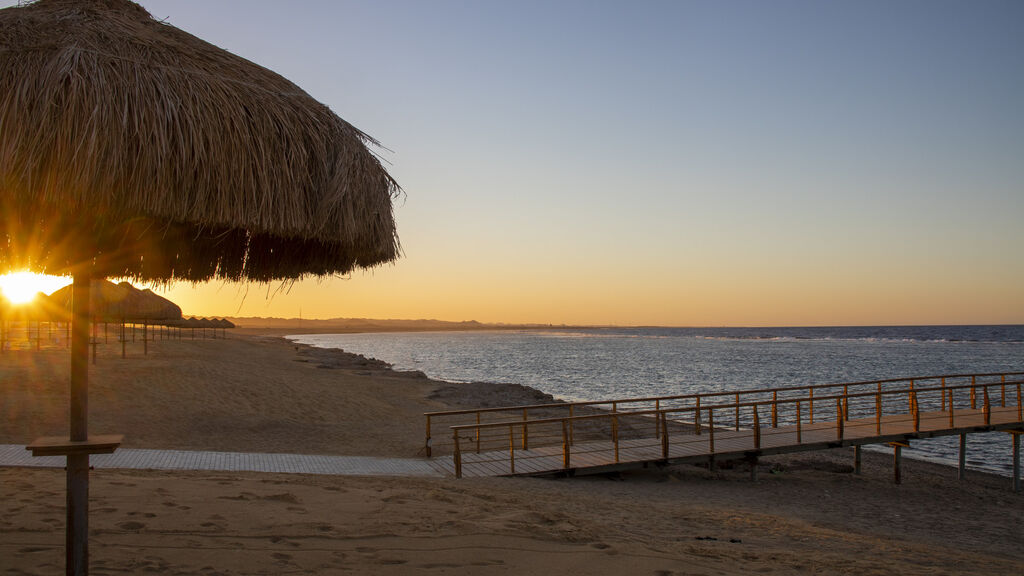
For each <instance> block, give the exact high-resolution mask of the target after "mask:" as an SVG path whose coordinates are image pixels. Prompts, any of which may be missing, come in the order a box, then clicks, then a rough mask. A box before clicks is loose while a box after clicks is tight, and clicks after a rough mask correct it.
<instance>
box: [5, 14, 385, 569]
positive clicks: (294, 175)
mask: <svg viewBox="0 0 1024 576" xmlns="http://www.w3.org/2000/svg"><path fill="white" fill-rule="evenodd" d="M376 144H377V143H376V142H375V141H374V140H373V139H372V138H370V137H369V136H367V135H366V134H365V133H363V132H361V131H359V130H358V129H356V128H355V127H353V126H352V125H351V124H349V123H347V122H345V121H344V120H342V119H341V118H339V117H338V116H337V115H335V114H334V113H333V112H331V111H330V110H329V109H328V108H327V106H325V105H323V104H321V103H319V102H317V101H315V100H314V99H313V98H311V97H310V96H309V95H308V94H306V93H305V92H303V91H302V90H301V89H299V88H298V87H297V86H295V85H294V84H292V83H291V82H289V81H288V80H286V79H284V78H282V77H281V76H279V75H277V74H275V73H274V72H271V71H269V70H266V69H264V68H262V67H260V66H257V65H256V64H253V63H252V62H249V61H248V60H245V59H244V58H241V57H238V56H235V55H233V54H230V53H229V52H226V51H224V50H222V49H220V48H217V47H216V46H213V45H211V44H209V43H206V42H204V41H202V40H200V39H198V38H196V37H194V36H192V35H190V34H188V33H186V32H183V31H181V30H179V29H177V28H174V27H173V26H169V25H167V24H165V23H163V22H159V21H157V20H154V19H153V18H152V17H151V16H150V15H149V14H148V13H147V12H146V10H145V9H143V8H142V7H140V6H138V5H136V4H134V3H132V2H129V1H127V0H39V1H38V2H36V3H33V4H28V5H25V6H18V7H12V8H7V9H4V10H0V273H3V272H8V271H15V270H22V269H28V270H31V271H33V272H39V273H48V274H58V275H70V276H73V278H74V283H73V286H74V288H73V291H74V297H73V301H74V305H73V307H74V320H73V329H72V334H73V335H72V362H71V364H72V375H71V406H70V420H71V437H70V441H69V442H66V445H67V446H74V447H75V449H76V450H78V451H79V452H78V453H76V454H70V453H69V455H68V487H69V488H68V490H69V498H68V541H67V547H68V558H67V566H68V567H67V570H68V573H69V574H72V573H74V574H85V573H87V571H88V563H87V557H88V553H87V544H86V542H87V539H86V537H87V499H88V461H89V456H88V454H89V452H90V451H91V450H92V451H94V452H95V451H98V450H99V448H96V449H95V450H93V449H92V447H91V445H90V439H89V435H88V426H87V421H86V414H87V389H88V386H87V382H88V372H87V369H88V350H87V347H88V330H89V328H88V317H89V297H88V291H89V285H90V281H91V280H92V279H94V278H106V277H120V278H131V279H135V280H142V281H155V282H164V283H171V282H174V281H177V280H186V281H204V280H210V279H215V278H216V279H226V280H238V281H259V282H265V281H274V280H290V279H298V278H302V277H305V276H310V275H312V276H327V275H333V274H344V273H347V272H349V271H351V270H354V269H357V268H367V267H373V266H377V265H380V264H383V263H387V262H391V261H394V260H395V259H397V257H398V256H399V251H400V247H399V242H398V236H397V233H396V229H395V222H394V216H393V211H392V200H393V199H394V197H395V195H396V194H399V193H400V190H399V188H398V186H397V184H396V182H395V181H394V179H392V178H391V176H390V175H388V173H387V172H386V171H385V170H384V168H383V167H382V166H381V163H380V161H379V160H378V158H377V157H376V156H375V155H374V153H373V152H372V151H371V150H370V149H369V148H368V146H373V145H376ZM37 444H38V443H37ZM60 449H62V448H61V447H59V446H57V447H54V446H51V447H50V448H49V450H50V452H51V453H54V452H56V451H58V450H60ZM66 450H67V451H68V452H70V451H72V449H71V448H66ZM108 451H109V450H108ZM41 452H42V449H40V450H39V451H36V452H35V453H37V454H38V453H41Z"/></svg>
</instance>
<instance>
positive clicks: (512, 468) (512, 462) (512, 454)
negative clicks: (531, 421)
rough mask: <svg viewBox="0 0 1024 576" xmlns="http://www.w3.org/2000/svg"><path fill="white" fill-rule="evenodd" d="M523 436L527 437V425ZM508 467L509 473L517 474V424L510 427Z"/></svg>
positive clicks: (524, 426) (524, 427)
mask: <svg viewBox="0 0 1024 576" xmlns="http://www.w3.org/2000/svg"><path fill="white" fill-rule="evenodd" d="M523 435H524V436H525V435H526V425H525V424H524V425H523ZM508 466H509V473H510V474H515V473H516V433H515V424H509V425H508Z"/></svg>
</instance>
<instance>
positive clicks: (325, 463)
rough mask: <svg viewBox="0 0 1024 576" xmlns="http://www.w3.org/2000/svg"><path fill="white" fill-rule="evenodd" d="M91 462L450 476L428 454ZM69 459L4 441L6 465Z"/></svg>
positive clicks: (53, 464)
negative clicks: (419, 456) (417, 456)
mask: <svg viewBox="0 0 1024 576" xmlns="http://www.w3.org/2000/svg"><path fill="white" fill-rule="evenodd" d="M89 463H90V464H91V465H93V466H95V467H96V468H131V469H136V470H217V471H232V472H285V473H291V474H335V475H344V476H432V477H444V476H447V475H448V474H447V473H446V472H445V471H444V469H443V468H442V467H441V466H438V465H436V464H435V463H434V462H432V461H430V460H425V459H414V458H375V457H371V456H319V455H307V454H259V453H246V452H199V451H194V450H140V449H132V448H121V449H119V450H118V451H117V452H115V453H113V454H94V455H92V456H91V457H90V458H89ZM64 464H65V457H64V456H39V457H33V456H32V453H31V452H29V451H28V450H26V449H25V446H24V445H22V444H0V466H32V467H41V468H63V467H64Z"/></svg>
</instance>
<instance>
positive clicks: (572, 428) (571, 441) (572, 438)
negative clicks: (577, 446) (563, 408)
mask: <svg viewBox="0 0 1024 576" xmlns="http://www.w3.org/2000/svg"><path fill="white" fill-rule="evenodd" d="M572 408H573V406H572V404H569V444H574V443H575V442H576V438H575V432H576V429H575V424H576V421H575V420H573V419H572V418H573V417H574V416H575V415H576V413H575V410H573V409H572Z"/></svg>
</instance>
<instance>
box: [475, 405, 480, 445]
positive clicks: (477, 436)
mask: <svg viewBox="0 0 1024 576" xmlns="http://www.w3.org/2000/svg"><path fill="white" fill-rule="evenodd" d="M476 453H477V454H479V453H480V412H479V411H477V413H476Z"/></svg>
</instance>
